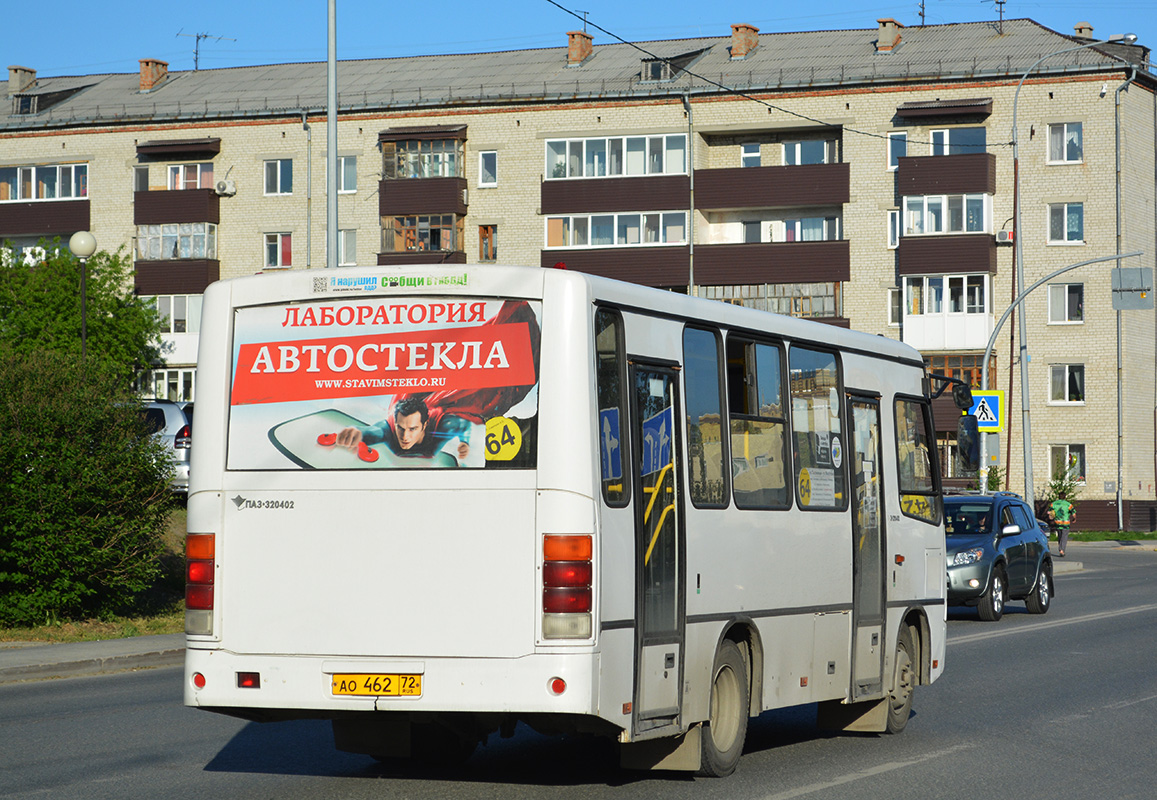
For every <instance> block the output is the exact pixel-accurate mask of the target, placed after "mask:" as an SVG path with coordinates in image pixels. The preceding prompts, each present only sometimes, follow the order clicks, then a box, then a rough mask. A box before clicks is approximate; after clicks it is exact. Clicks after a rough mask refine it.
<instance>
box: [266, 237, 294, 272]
mask: <svg viewBox="0 0 1157 800" xmlns="http://www.w3.org/2000/svg"><path fill="white" fill-rule="evenodd" d="M292 266H293V234H292V233H267V234H265V268H266V269H288V268H289V267H292Z"/></svg>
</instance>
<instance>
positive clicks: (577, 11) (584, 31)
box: [574, 8, 591, 33]
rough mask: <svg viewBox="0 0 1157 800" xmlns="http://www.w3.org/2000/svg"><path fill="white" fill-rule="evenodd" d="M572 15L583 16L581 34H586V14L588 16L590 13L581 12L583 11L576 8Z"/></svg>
mask: <svg viewBox="0 0 1157 800" xmlns="http://www.w3.org/2000/svg"><path fill="white" fill-rule="evenodd" d="M574 13H576V14H582V15H583V33H586V32H587V14H589V13H591V12H589V11H583V10H582V9H580V8H576V9H575V10H574Z"/></svg>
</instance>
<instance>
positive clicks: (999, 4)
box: [982, 0, 1008, 36]
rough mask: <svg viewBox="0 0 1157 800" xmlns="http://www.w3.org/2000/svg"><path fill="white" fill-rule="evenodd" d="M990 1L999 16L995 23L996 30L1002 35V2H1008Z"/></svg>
mask: <svg viewBox="0 0 1157 800" xmlns="http://www.w3.org/2000/svg"><path fill="white" fill-rule="evenodd" d="M982 2H983V0H982ZM991 2H992V4H993V5H995V6H996V11H997V13H998V14H999V16H1000V20H999V22H998V23H997V28H996V32H997V34H999V35H1000V36H1004V4H1005V3H1006V2H1008V0H991Z"/></svg>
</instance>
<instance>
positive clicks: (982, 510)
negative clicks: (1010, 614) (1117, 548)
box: [944, 492, 1054, 621]
mask: <svg viewBox="0 0 1157 800" xmlns="http://www.w3.org/2000/svg"><path fill="white" fill-rule="evenodd" d="M944 525H945V533H946V552H947V555H948V604H949V605H957V606H961V605H963V606H976V609H977V611H978V612H979V614H980V618H981V619H983V620H987V621H996V620H998V619H1000V618H1001V616H1002V615H1003V614H1004V604H1005V603H1006V602H1007V601H1008V600H1024V601H1025V605H1026V606H1027V607H1028V610H1029V613H1032V614H1044V613H1045V612H1046V611H1048V610H1049V604H1050V603H1051V602H1052V598H1053V594H1054V592H1053V563H1052V557H1051V555H1050V554H1049V542H1048V536H1047V534H1045V533H1044V532H1043V531H1042V530H1041V528H1040V526H1039V525H1038V524H1037V520H1036V518H1035V516H1034V515H1033V513H1032V509H1030V508H1029V507H1028V504H1027V503H1025V502H1024V500H1022V499H1021V498H1020V496H1019V495H1015V494H1012V493H1011V492H996V493H994V494H991V495H971V496H957V497H951V496H950V497H945V498H944Z"/></svg>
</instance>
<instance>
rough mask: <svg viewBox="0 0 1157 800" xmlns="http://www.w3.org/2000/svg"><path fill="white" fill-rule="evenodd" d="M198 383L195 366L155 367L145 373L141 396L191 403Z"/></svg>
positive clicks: (141, 383) (142, 380)
mask: <svg viewBox="0 0 1157 800" xmlns="http://www.w3.org/2000/svg"><path fill="white" fill-rule="evenodd" d="M196 384H197V370H196V369H194V368H193V367H185V368H179V367H178V368H172V369H155V370H152V371H150V372H147V373H145V375H144V376H143V377H142V379H141V381H140V385H139V390H140V395H141V397H145V398H154V397H155V398H157V399H159V400H171V401H173V402H174V403H190V402H192V401H193V390H194V389H195V388H196Z"/></svg>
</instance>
